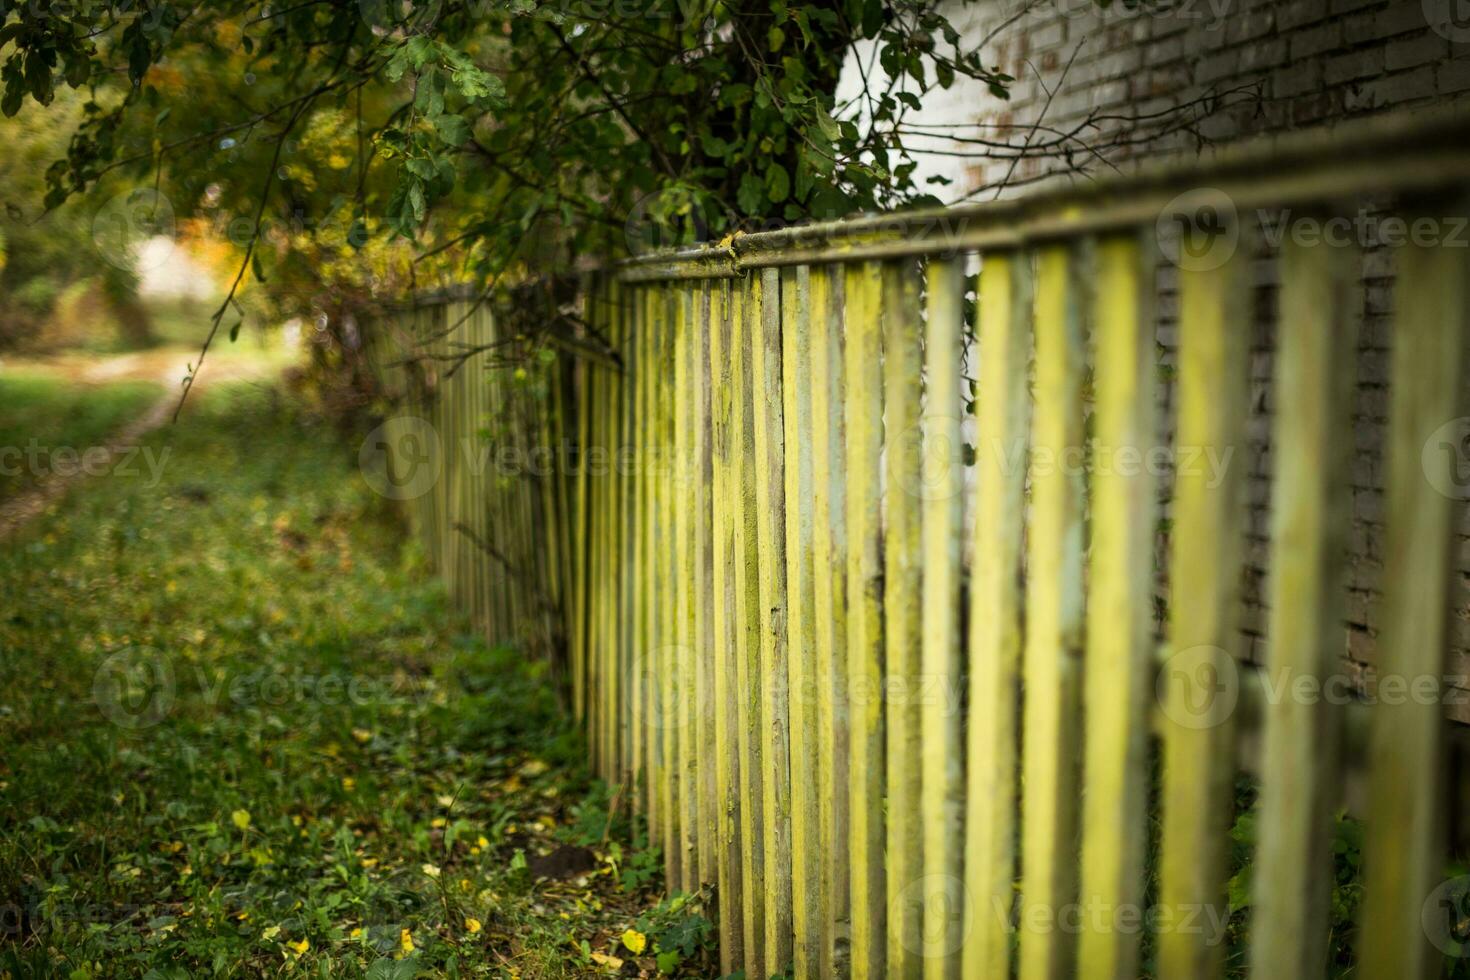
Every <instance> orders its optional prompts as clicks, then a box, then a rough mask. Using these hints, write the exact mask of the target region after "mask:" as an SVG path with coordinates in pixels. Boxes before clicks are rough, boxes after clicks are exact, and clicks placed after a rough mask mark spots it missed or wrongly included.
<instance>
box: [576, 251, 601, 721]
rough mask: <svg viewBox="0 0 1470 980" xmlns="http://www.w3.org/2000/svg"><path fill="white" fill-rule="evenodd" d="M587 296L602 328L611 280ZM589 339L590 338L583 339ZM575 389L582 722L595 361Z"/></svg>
mask: <svg viewBox="0 0 1470 980" xmlns="http://www.w3.org/2000/svg"><path fill="white" fill-rule="evenodd" d="M594 282H595V285H594V286H593V288H592V290H591V292H590V293H589V294H588V297H587V311H586V320H587V323H588V325H589V327H591V328H592V329H600V328H601V324H602V315H603V309H604V307H605V305H606V303H607V292H608V288H609V286H608V282H607V280H605V279H603V278H601V277H599V278H598V279H596V280H594ZM583 339H588V338H583ZM572 378H573V383H572V388H573V392H574V394H575V397H576V403H577V411H576V424H577V452H576V457H575V458H576V463H577V468H576V470H575V471H574V473H575V486H576V494H575V499H576V511H577V518H576V520H577V525H576V526H577V531H576V535H577V536H576V538H575V539H574V540H573V541H572V548H573V554H574V555H575V561H573V563H572V569H573V589H572V597H573V599H572V640H571V644H572V658H573V662H574V663H575V664H576V665H577V668H576V673H575V674H574V675H573V677H574V686H573V689H572V710H573V712H574V717H575V718H576V719H577V721H578V722H580V723H581V724H582V725H584V726H585V725H586V724H587V718H588V697H587V688H588V674H589V671H588V640H587V577H588V570H589V568H590V566H591V563H592V555H591V552H592V540H591V539H592V534H591V530H590V529H589V528H588V526H587V515H588V512H589V507H588V503H589V500H588V494H589V480H590V473H589V470H590V469H591V463H590V461H589V459H588V456H589V450H590V448H591V441H592V431H591V418H590V416H591V411H592V408H591V400H590V395H591V391H590V388H591V380H592V362H591V361H589V360H587V359H585V358H578V359H577V360H576V362H575V363H574V364H573V367H572Z"/></svg>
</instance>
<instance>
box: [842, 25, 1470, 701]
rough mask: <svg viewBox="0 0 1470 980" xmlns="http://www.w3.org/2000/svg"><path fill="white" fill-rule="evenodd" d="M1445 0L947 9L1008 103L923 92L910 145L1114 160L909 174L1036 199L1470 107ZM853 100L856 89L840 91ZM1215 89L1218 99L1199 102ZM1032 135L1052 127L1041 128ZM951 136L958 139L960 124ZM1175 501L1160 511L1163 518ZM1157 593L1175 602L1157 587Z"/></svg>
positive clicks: (1371, 308)
mask: <svg viewBox="0 0 1470 980" xmlns="http://www.w3.org/2000/svg"><path fill="white" fill-rule="evenodd" d="M1455 2H1456V0H1443V2H1440V0H1393V2H1385V0H1290V2H1286V3H1273V2H1262V0H1176V2H1173V3H1158V2H1155V3H1152V4H1147V3H1146V4H1145V5H1146V6H1147V7H1148V8H1149V9H1146V10H1136V9H1135V10H1128V9H1126V8H1125V7H1124V6H1123V4H1122V0H1114V2H1113V3H1112V5H1111V6H1110V7H1109V8H1108V9H1106V10H1103V9H1100V8H1099V7H1098V6H1097V5H1096V4H1095V3H1094V2H1093V0H1047V2H1034V0H1002V2H983V0H982V2H979V3H970V4H949V5H948V10H947V13H948V14H949V16H950V18H951V20H952V22H953V23H954V24H955V26H956V27H957V28H959V29H960V30H961V31H962V33H964V35H965V36H966V37H967V38H971V39H979V38H985V37H990V42H989V44H988V46H987V47H986V49H985V50H986V52H987V62H988V63H992V64H994V65H996V66H997V67H999V68H1000V69H1001V70H1003V71H1005V72H1006V73H1008V74H1010V75H1013V76H1014V77H1015V79H1016V81H1015V83H1014V86H1013V90H1012V98H1011V99H1010V100H1009V101H1001V100H997V99H995V98H994V97H993V96H991V95H990V94H989V93H988V92H986V91H985V89H984V87H983V86H978V85H968V86H967V85H963V84H958V83H957V84H956V86H955V87H954V88H953V89H951V90H949V91H948V92H937V93H934V94H933V95H931V96H930V97H929V98H928V100H927V101H926V104H925V106H924V109H923V111H922V112H920V113H918V114H916V115H914V116H913V117H911V122H912V123H913V124H914V128H915V130H916V131H922V132H926V133H931V134H934V135H932V136H929V137H925V136H914V137H912V138H911V140H910V142H911V144H912V145H915V146H919V147H926V148H929V149H938V150H945V151H949V152H954V151H963V152H970V151H974V150H976V149H977V144H974V143H961V142H955V141H951V140H949V139H948V138H946V135H940V134H953V135H959V136H962V137H970V138H984V139H992V140H996V139H1003V140H1005V141H1007V142H1010V143H1013V144H1016V143H1026V142H1027V139H1028V137H1029V138H1030V145H1035V144H1036V143H1037V142H1038V141H1043V142H1044V141H1046V140H1047V139H1048V138H1052V139H1055V137H1056V134H1058V133H1069V132H1072V131H1074V130H1075V129H1076V127H1078V126H1079V125H1081V124H1084V123H1090V124H1091V125H1090V126H1089V128H1088V129H1087V130H1086V132H1085V133H1084V134H1079V135H1082V136H1083V137H1084V138H1085V139H1086V141H1087V143H1088V144H1089V145H1090V146H1091V147H1093V148H1094V149H1096V151H1097V154H1098V155H1101V156H1102V157H1105V159H1106V162H1102V161H1099V160H1098V159H1096V156H1094V155H1092V154H1090V153H1088V152H1083V151H1082V148H1081V143H1079V142H1077V141H1075V140H1069V141H1067V143H1065V144H1059V148H1060V146H1062V145H1067V146H1070V147H1071V148H1072V149H1073V151H1074V152H1073V154H1072V156H1071V157H1070V158H1068V157H1067V156H1066V155H1065V154H1063V153H1060V152H1056V153H1050V152H1049V153H1042V154H1031V155H1028V156H1027V157H1026V158H1025V159H1022V160H1021V161H1020V162H1019V163H1018V164H1015V165H1014V169H1013V165H1012V163H1011V162H1010V161H1009V160H1007V159H998V158H989V159H986V158H962V157H955V156H948V155H934V156H924V157H922V160H921V166H920V169H919V175H920V177H921V179H922V178H925V177H929V176H938V177H942V178H946V179H947V180H948V181H949V183H948V184H946V185H940V186H938V187H936V188H935V193H937V194H939V195H940V196H941V197H944V198H946V199H948V200H951V201H959V200H985V199H988V198H991V197H995V196H998V195H1002V194H1003V195H1012V194H1020V193H1027V192H1028V191H1030V190H1031V189H1033V188H1035V187H1037V186H1043V185H1045V184H1046V183H1049V182H1056V181H1060V180H1075V179H1085V178H1079V177H1078V176H1077V175H1076V174H1075V173H1071V174H1069V173H1068V171H1072V170H1073V169H1074V168H1075V167H1076V165H1077V164H1078V163H1080V162H1083V161H1086V162H1087V163H1086V168H1087V169H1088V170H1089V171H1090V172H1092V173H1097V172H1100V171H1104V170H1108V169H1110V168H1112V167H1117V168H1118V169H1121V170H1123V171H1125V172H1126V170H1127V169H1128V167H1129V166H1130V165H1132V164H1134V163H1136V162H1138V161H1141V160H1156V159H1159V158H1161V157H1187V156H1189V155H1190V154H1193V153H1196V152H1198V150H1199V147H1200V145H1201V138H1202V137H1203V138H1205V139H1208V140H1210V141H1228V140H1231V139H1235V138H1239V137H1244V136H1249V135H1254V134H1259V133H1266V132H1281V131H1285V130H1289V129H1293V128H1298V127H1304V126H1320V125H1330V124H1332V123H1334V122H1337V121H1341V120H1345V119H1350V118H1353V117H1357V116H1363V115H1367V114H1372V113H1378V112H1384V111H1389V110H1393V111H1412V110H1413V109H1416V108H1421V107H1428V106H1441V105H1444V104H1446V103H1449V102H1452V101H1457V100H1464V99H1466V98H1470V25H1467V26H1466V27H1464V28H1459V29H1456V27H1455V25H1454V24H1453V23H1452V22H1450V20H1449V13H1450V8H1451V6H1452V5H1453V4H1454V3H1455ZM1431 20H1433V21H1435V23H1433V24H1432V23H1431ZM859 56H861V55H859ZM850 74H854V75H855V73H850ZM845 82H847V83H849V84H851V83H853V82H854V79H852V78H848V79H845ZM851 92H852V89H850V88H848V89H844V90H842V91H840V92H839V95H843V94H850V93H851ZM1211 94H1213V95H1214V96H1215V97H1216V101H1215V103H1214V104H1205V103H1201V102H1200V100H1201V99H1204V98H1205V97H1206V96H1209V95H1211ZM1038 123H1040V124H1041V126H1042V127H1045V128H1038V129H1035V130H1034V131H1033V129H1032V127H1033V126H1036V125H1037V124H1038ZM1185 123H1187V125H1181V124H1185ZM957 124H961V125H962V126H963V128H955V127H956V125H957ZM931 127H932V128H931ZM1000 155H1001V154H996V156H1000ZM998 185H1004V186H998ZM1388 203H1390V202H1384V201H1375V202H1365V205H1366V206H1368V207H1369V208H1370V211H1372V212H1373V213H1377V212H1376V210H1373V209H1381V208H1382V207H1384V206H1385V205H1387V204H1388ZM1253 237H1255V236H1253ZM1255 249H1256V251H1255V255H1256V258H1255V261H1254V283H1255V290H1256V295H1255V311H1256V312H1255V317H1254V323H1253V324H1252V327H1251V329H1252V335H1251V336H1252V341H1251V350H1252V358H1251V362H1252V364H1251V389H1252V390H1251V419H1250V446H1249V451H1248V452H1247V454H1246V456H1247V458H1246V459H1245V460H1242V461H1241V462H1242V465H1246V466H1247V467H1248V477H1247V480H1248V493H1247V498H1248V504H1247V505H1248V507H1249V516H1248V519H1247V522H1246V526H1247V541H1246V549H1245V554H1246V558H1247V569H1246V572H1245V576H1244V580H1243V583H1242V601H1243V608H1242V629H1243V632H1244V633H1245V638H1244V639H1245V643H1244V644H1243V649H1244V651H1245V655H1246V656H1247V657H1248V658H1249V659H1251V660H1253V661H1256V662H1260V663H1264V662H1266V649H1267V646H1266V645H1267V643H1268V637H1267V636H1266V624H1267V610H1266V608H1265V600H1266V596H1267V589H1268V588H1269V577H1268V568H1269V557H1270V548H1269V540H1268V536H1269V529H1270V498H1271V473H1272V451H1271V446H1270V429H1271V416H1272V413H1273V411H1275V409H1276V405H1275V404H1274V391H1273V385H1272V375H1273V371H1274V360H1275V338H1276V322H1275V312H1276V294H1277V288H1278V285H1279V283H1278V279H1277V267H1276V264H1275V262H1274V255H1273V251H1272V249H1271V248H1270V247H1269V246H1268V245H1267V244H1265V243H1258V244H1257V245H1256V246H1255ZM1362 270H1363V273H1362V289H1363V294H1362V318H1361V322H1360V324H1358V328H1359V329H1358V337H1357V340H1356V343H1357V345H1358V357H1357V367H1358V378H1357V387H1356V396H1355V404H1354V420H1355V440H1356V445H1355V447H1354V449H1355V451H1354V460H1353V464H1352V469H1351V477H1350V479H1351V482H1352V530H1351V538H1350V551H1351V554H1350V556H1349V568H1348V575H1347V578H1348V595H1347V606H1346V608H1347V615H1346V618H1347V624H1346V630H1345V637H1344V656H1345V657H1346V658H1347V659H1348V660H1349V661H1350V663H1351V664H1352V665H1353V669H1354V670H1357V671H1359V672H1365V669H1366V668H1368V667H1369V666H1371V665H1372V664H1373V662H1374V660H1375V654H1374V640H1375V636H1376V632H1377V630H1378V627H1379V616H1380V615H1381V599H1380V594H1379V589H1380V586H1381V576H1382V564H1381V563H1382V560H1383V463H1384V460H1383V448H1384V442H1385V431H1386V430H1385V420H1386V415H1387V406H1388V401H1389V393H1388V374H1389V363H1390V352H1391V348H1392V336H1391V333H1392V331H1391V329H1390V321H1391V316H1392V312H1393V310H1392V306H1393V288H1392V287H1393V273H1394V250H1393V249H1392V248H1389V247H1385V246H1384V245H1382V244H1380V243H1378V242H1376V241H1374V240H1373V239H1372V238H1371V237H1370V238H1368V239H1367V240H1366V241H1365V242H1364V250H1363V259H1362ZM1175 281H1176V277H1175V270H1174V269H1173V268H1172V266H1170V265H1169V264H1168V263H1167V262H1166V261H1164V260H1163V259H1162V258H1161V260H1160V264H1159V269H1158V280H1157V282H1158V304H1157V309H1158V313H1159V316H1158V339H1159V344H1160V362H1161V364H1162V365H1165V366H1168V365H1172V363H1173V360H1174V354H1173V351H1174V345H1175V340H1176V319H1175V318H1176V316H1177V302H1176V297H1175V295H1174V287H1175ZM1164 373H1165V374H1166V375H1167V373H1168V372H1164ZM1172 401H1173V399H1172V391H1170V390H1169V389H1168V387H1167V385H1166V387H1165V390H1164V391H1163V393H1162V406H1161V407H1162V409H1163V411H1161V413H1160V416H1161V428H1162V431H1161V438H1162V439H1164V440H1167V441H1172V420H1173V405H1172ZM1166 482H1167V481H1166ZM1167 506H1168V505H1167V500H1166V501H1165V510H1166V513H1167ZM1460 530H1461V532H1462V537H1461V538H1460V539H1459V541H1458V546H1459V547H1458V551H1457V558H1458V562H1459V566H1458V567H1459V571H1460V581H1459V588H1458V592H1457V597H1456V613H1457V615H1456V619H1455V622H1454V627H1453V630H1452V634H1451V641H1452V651H1451V654H1450V659H1449V664H1448V667H1447V670H1448V672H1449V673H1450V674H1451V675H1458V676H1459V677H1460V678H1461V680H1460V681H1459V682H1457V683H1458V684H1459V685H1460V686H1461V687H1470V685H1467V684H1466V683H1465V682H1464V680H1463V678H1464V676H1465V675H1466V674H1467V673H1470V508H1465V513H1464V514H1463V515H1462V520H1461V527H1460ZM1160 589H1161V592H1163V593H1165V594H1166V593H1167V582H1166V581H1161V584H1160ZM1452 683H1456V682H1452ZM1459 695H1463V696H1459ZM1452 701H1453V702H1459V701H1464V702H1470V693H1466V692H1464V691H1462V692H1457V696H1456V697H1454V698H1452ZM1448 713H1449V714H1450V715H1451V716H1452V717H1455V718H1457V719H1458V720H1461V721H1466V722H1470V704H1462V703H1452V704H1451V705H1450V706H1449V708H1448Z"/></svg>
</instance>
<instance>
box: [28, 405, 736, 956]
mask: <svg viewBox="0 0 1470 980" xmlns="http://www.w3.org/2000/svg"><path fill="white" fill-rule="evenodd" d="M8 424H13V423H9V422H8ZM144 441H145V444H148V445H151V446H153V447H154V448H155V449H156V450H161V449H162V448H163V447H165V446H166V447H168V448H170V449H171V453H170V455H169V457H168V465H167V467H166V468H165V471H164V474H163V478H162V481H161V482H160V483H159V484H158V485H157V486H155V487H149V486H147V485H146V481H145V480H143V479H139V478H133V479H129V478H126V477H121V476H116V475H109V476H105V477H99V478H97V479H94V480H90V481H86V482H84V483H83V484H81V485H80V486H79V487H78V488H77V489H76V491H75V492H74V493H73V495H72V497H71V498H70V499H69V501H68V503H67V505H66V506H65V507H64V508H61V509H59V510H57V511H55V512H53V513H51V514H48V515H43V516H42V517H41V518H40V519H38V520H37V521H36V522H35V523H33V524H32V525H30V526H29V527H27V528H25V529H24V530H22V531H21V532H20V534H19V536H18V537H17V538H16V539H13V540H11V541H9V542H7V543H6V545H5V547H4V548H3V549H0V591H3V592H4V594H5V595H6V596H7V601H6V603H5V604H4V607H3V609H4V611H3V613H0V977H10V978H13V980H21V978H31V977H66V978H86V977H103V976H108V977H129V978H133V977H150V978H193V977H211V976H219V977H257V976H266V977H274V976H303V977H305V976H310V977H323V978H325V977H362V976H368V977H375V978H407V977H416V976H445V977H456V976H463V977H480V976H496V977H563V976H566V977H572V976H588V975H595V974H599V973H603V974H617V975H624V976H636V975H640V973H641V974H642V975H649V976H651V975H654V974H655V973H657V972H659V971H663V972H667V973H671V974H674V975H677V976H685V977H711V976H714V975H715V974H716V973H717V970H716V969H715V968H714V967H713V966H712V965H711V963H710V956H711V950H710V945H711V935H710V929H709V925H708V921H707V919H706V916H707V915H708V914H709V913H707V912H705V910H704V901H705V897H704V896H702V895H700V896H693V897H691V898H689V899H687V900H686V899H676V900H673V901H671V902H663V903H658V902H657V901H656V897H655V896H653V895H652V894H651V892H650V888H651V887H653V886H654V885H655V882H656V880H657V877H658V869H659V868H660V867H661V864H660V860H661V859H660V858H659V856H658V855H657V853H656V852H655V851H653V850H648V849H640V848H638V847H636V846H635V845H634V843H633V841H632V840H630V833H631V828H630V827H629V825H628V822H627V821H626V819H623V818H621V817H619V818H617V819H615V820H613V821H612V825H611V826H610V827H609V818H608V814H607V807H606V798H607V794H606V790H605V789H604V788H603V787H601V786H600V785H599V784H597V783H595V782H594V781H592V780H591V779H589V777H588V776H587V774H586V771H585V769H584V768H583V764H582V759H583V746H582V744H581V741H580V738H579V737H578V736H577V735H576V733H575V732H574V731H573V730H572V729H571V728H570V726H569V725H568V723H567V722H566V721H565V720H564V717H563V716H562V715H561V713H560V712H558V710H557V709H556V705H555V703H554V698H553V696H552V694H551V693H550V691H549V689H548V686H547V685H546V684H545V683H543V681H542V679H541V677H540V676H539V675H540V673H541V672H540V670H539V669H538V667H537V666H536V665H529V666H528V665H527V664H526V663H525V660H526V658H524V657H523V656H521V655H520V654H518V653H516V652H513V651H506V650H497V649H490V648H487V647H486V645H485V644H484V643H483V642H482V641H481V640H480V639H479V638H478V637H477V636H475V635H473V633H472V631H471V629H470V628H469V626H468V624H467V623H466V622H465V621H464V620H463V618H462V617H461V616H459V615H458V614H457V613H455V612H454V611H452V610H451V609H450V608H449V607H448V606H447V604H446V601H445V597H444V595H443V592H442V590H441V588H440V587H439V586H438V585H437V584H435V583H434V581H433V580H432V579H431V577H430V576H429V575H428V574H427V573H426V569H425V568H424V567H423V563H422V561H421V559H420V558H419V557H418V555H417V553H416V551H415V550H414V549H413V548H412V547H408V546H405V545H404V544H403V535H402V533H401V530H400V526H399V524H398V522H397V520H396V518H395V516H394V515H393V513H392V512H391V511H390V509H389V508H388V506H387V505H386V504H385V503H384V502H383V501H381V500H379V499H378V498H376V497H375V496H374V495H373V494H372V493H371V491H370V490H369V489H368V488H367V487H366V485H365V483H364V481H363V480H362V479H361V477H360V475H359V473H358V471H357V469H356V452H355V447H353V446H348V445H343V444H342V443H341V442H340V441H339V440H338V439H336V438H334V437H333V435H332V430H331V429H330V427H328V426H327V425H325V424H324V423H320V422H317V421H314V420H313V418H312V417H310V416H309V415H307V414H304V413H303V412H301V411H300V410H298V409H297V408H295V407H293V405H292V403H291V402H290V401H289V400H287V399H286V398H284V397H279V396H277V395H275V394H274V393H273V392H271V391H263V390H261V389H259V388H245V387H233V388H232V387H229V386H225V385H220V386H218V387H217V388H215V389H208V390H206V391H205V392H203V393H202V395H201V396H200V397H199V401H198V402H197V403H194V404H193V405H192V406H191V410H190V411H189V412H188V413H186V419H185V421H184V422H183V423H182V424H181V425H179V426H175V427H165V428H162V429H159V430H157V431H155V432H154V433H152V434H151V435H150V436H148V437H147V438H146V439H145V440H144ZM630 929H631V930H633V933H632V934H630V933H628V930H630Z"/></svg>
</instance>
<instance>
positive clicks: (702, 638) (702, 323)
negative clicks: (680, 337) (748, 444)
mask: <svg viewBox="0 0 1470 980" xmlns="http://www.w3.org/2000/svg"><path fill="white" fill-rule="evenodd" d="M717 288H718V287H717V286H715V285H713V284H711V283H710V282H708V281H706V282H702V283H701V284H700V286H699V292H698V294H697V301H698V303H699V312H698V317H697V319H696V321H695V324H694V330H693V333H692V335H691V338H690V339H691V340H692V344H691V351H690V353H691V356H692V357H693V359H694V372H693V389H694V411H695V419H694V453H693V459H692V463H693V466H694V481H695V482H694V498H693V501H694V594H695V604H694V639H693V652H694V656H695V691H696V694H695V704H696V706H697V707H698V709H699V711H698V714H697V716H696V719H695V724H696V725H697V726H698V731H697V736H696V739H695V744H696V746H697V748H698V755H697V761H698V767H699V868H700V882H699V883H700V884H704V883H706V882H717V881H718V879H719V871H718V869H717V867H716V864H717V862H716V860H715V854H716V851H717V850H718V849H719V841H720V833H719V828H720V821H719V797H718V795H717V792H716V789H717V785H716V779H715V770H716V762H715V753H716V751H717V743H716V738H715V704H714V697H715V695H714V672H715V642H714V639H715V634H714V606H715V603H716V601H717V596H718V592H717V591H716V589H715V585H714V519H713V515H712V512H711V507H712V500H711V498H712V495H713V486H712V479H713V457H712V453H711V431H710V403H711V399H712V384H711V377H710V358H709V352H710V343H711V340H710V338H711V335H712V334H713V332H714V330H715V328H716V324H715V320H714V314H715V313H716V311H717V301H716V300H715V299H714V293H715V291H716V289H717Z"/></svg>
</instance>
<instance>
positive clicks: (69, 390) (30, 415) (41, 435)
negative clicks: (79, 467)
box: [0, 368, 163, 498]
mask: <svg viewBox="0 0 1470 980" xmlns="http://www.w3.org/2000/svg"><path fill="white" fill-rule="evenodd" d="M162 393H163V389H162V388H161V387H159V386H158V385H156V384H154V383H152V382H148V381H135V380H123V381H114V382H111V383H109V384H98V385H79V384H74V383H71V382H70V381H68V380H67V379H66V378H65V377H63V376H60V375H58V374H55V373H52V372H48V371H41V370H34V369H17V368H6V369H5V370H4V373H0V498H4V497H9V496H12V495H14V494H16V493H19V492H20V491H23V490H25V489H28V488H29V487H32V486H35V484H36V483H37V482H39V481H40V480H41V479H42V478H44V477H45V476H46V475H47V474H48V473H50V472H51V471H52V470H53V469H63V470H65V469H67V468H69V467H71V466H72V465H74V464H73V463H72V462H70V455H68V452H69V451H70V452H75V453H77V454H81V453H84V452H85V451H86V450H87V449H88V448H89V447H94V446H100V445H103V444H104V443H105V442H106V440H107V437H108V436H109V435H111V434H112V433H113V432H114V431H116V430H117V429H118V428H119V427H121V426H122V425H124V424H126V423H127V422H128V421H130V420H131V419H133V418H135V417H136V416H138V415H141V414H142V413H143V412H144V411H145V410H146V409H147V408H148V406H149V405H151V404H152V403H153V402H154V401H155V400H156V399H157V398H158V397H159V396H160V395H161V394H162ZM58 454H61V455H58Z"/></svg>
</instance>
